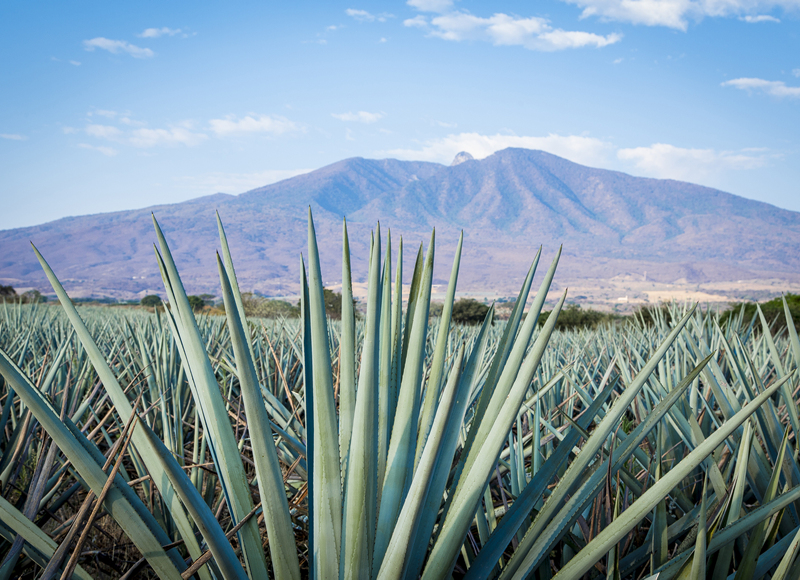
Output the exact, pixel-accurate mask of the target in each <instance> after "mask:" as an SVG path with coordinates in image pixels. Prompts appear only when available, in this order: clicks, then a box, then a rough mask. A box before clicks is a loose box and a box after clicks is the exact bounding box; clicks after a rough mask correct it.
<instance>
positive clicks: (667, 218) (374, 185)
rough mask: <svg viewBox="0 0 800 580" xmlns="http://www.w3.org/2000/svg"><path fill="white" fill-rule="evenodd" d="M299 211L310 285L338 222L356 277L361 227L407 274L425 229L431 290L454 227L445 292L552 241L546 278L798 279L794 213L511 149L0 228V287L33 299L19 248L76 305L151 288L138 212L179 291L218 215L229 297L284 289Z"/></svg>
mask: <svg viewBox="0 0 800 580" xmlns="http://www.w3.org/2000/svg"><path fill="white" fill-rule="evenodd" d="M309 206H310V207H311V208H312V210H313V211H314V217H315V223H316V226H317V234H318V237H319V240H320V247H321V249H322V254H323V256H322V258H323V273H324V275H325V276H326V281H328V282H330V283H336V282H338V281H339V279H340V277H341V275H340V271H341V270H340V267H341V266H340V260H341V219H342V217H347V220H348V227H349V230H350V234H351V245H352V249H353V255H354V260H353V270H354V278H355V279H356V280H360V279H362V278H363V277H364V276H365V270H366V262H365V260H366V253H367V252H368V240H369V230H370V228H373V227H374V225H375V223H376V222H377V221H378V220H380V221H381V225H382V227H383V228H384V230H383V233H385V228H386V227H387V226H388V227H391V228H392V230H393V233H394V243H395V245H394V248H395V251H396V248H397V234H402V235H403V236H404V241H405V243H406V246H405V248H406V249H405V253H406V259H407V260H408V267H407V268H410V267H411V263H412V262H411V260H413V257H414V256H413V254H414V253H415V252H416V245H417V244H419V243H420V242H421V241H425V243H426V244H427V240H428V237H429V235H430V230H431V228H433V227H436V235H437V250H439V251H438V253H437V255H438V256H439V259H438V262H437V269H436V278H437V280H436V282H437V283H439V282H442V283H444V282H446V278H447V274H448V272H449V263H448V262H449V260H450V259H451V255H452V249H453V248H454V245H455V242H456V240H457V237H458V233H459V230H461V229H464V231H465V253H464V258H463V267H462V275H461V277H460V284H459V289H460V290H474V291H484V290H487V289H493V290H498V291H501V292H505V291H508V292H513V291H514V290H515V289H516V286H517V285H518V284H519V281H520V280H521V277H522V276H523V275H524V273H525V270H526V268H527V265H528V263H529V261H530V259H531V258H532V256H533V254H534V253H535V251H536V249H537V248H538V246H539V245H540V244H544V245H545V249H546V253H545V259H549V258H548V256H550V255H552V252H553V251H555V249H556V247H557V246H558V245H559V244H561V243H563V244H564V249H565V250H564V251H565V254H564V257H563V258H562V264H561V266H560V273H559V277H558V281H559V282H560V284H562V285H563V284H566V283H568V282H570V283H572V282H574V281H576V280H583V281H584V282H586V281H587V280H598V281H602V280H608V279H610V278H613V277H614V276H619V275H622V274H625V273H641V272H642V271H649V272H650V274H649V279H651V280H656V281H661V282H671V281H674V280H678V279H682V280H686V281H688V282H694V283H699V282H714V281H722V280H737V279H743V278H756V277H768V278H769V277H771V278H780V279H786V280H796V279H797V278H798V273H800V214H798V213H796V212H791V211H788V210H783V209H779V208H776V207H774V206H771V205H768V204H765V203H760V202H756V201H752V200H748V199H744V198H741V197H738V196H735V195H731V194H728V193H724V192H722V191H718V190H714V189H711V188H707V187H702V186H699V185H693V184H690V183H684V182H678V181H672V180H657V179H646V178H641V177H633V176H630V175H626V174H623V173H619V172H614V171H607V170H603V169H593V168H590V167H585V166H582V165H578V164H576V163H572V162H570V161H567V160H565V159H562V158H559V157H556V156H554V155H550V154H548V153H544V152H541V151H530V150H525V149H506V150H504V151H500V152H498V153H495V154H494V155H491V156H490V157H488V158H486V159H483V160H474V159H466V160H464V161H462V162H460V163H458V164H456V165H454V166H450V167H446V166H443V165H439V164H434V163H424V162H407V161H397V160H393V159H384V160H371V159H361V158H354V159H346V160H343V161H340V162H338V163H334V164H332V165H329V166H327V167H323V168H322V169H319V170H317V171H313V172H311V173H308V174H305V175H301V176H297V177H294V178H291V179H288V180H285V181H282V182H279V183H276V184H273V185H269V186H266V187H262V188H259V189H255V190H252V191H249V192H247V193H244V194H241V195H238V196H230V195H224V194H217V195H212V196H207V197H203V198H198V199H194V200H191V201H188V202H184V203H179V204H172V205H163V206H157V207H154V208H148V209H142V210H133V211H125V212H116V213H108V214H98V215H89V216H81V217H71V218H64V219H61V220H57V221H54V222H50V223H47V224H42V225H39V226H34V227H29V228H20V229H15V230H5V231H0V249H2V255H0V282H2V283H11V284H14V285H15V286H18V287H29V286H36V287H39V288H42V289H48V287H47V285H46V281H45V279H44V276H43V275H42V274H41V269H40V267H39V265H38V263H37V262H36V260H35V258H34V256H33V253H32V251H31V250H30V247H29V246H28V241H29V240H30V241H33V242H34V243H35V244H36V245H37V247H38V248H39V249H40V250H41V251H42V253H43V254H44V255H45V257H46V258H47V259H48V260H49V262H50V264H51V265H52V266H53V268H54V269H55V271H56V273H57V274H58V275H59V276H60V277H62V279H63V281H64V282H65V285H66V286H67V288H68V289H69V290H71V291H72V292H74V293H75V294H76V295H87V294H95V295H112V296H132V295H136V294H142V293H145V292H151V291H158V290H160V289H161V283H160V279H159V276H158V270H157V268H156V264H155V260H154V257H153V250H152V242H153V239H154V236H153V228H152V221H151V219H150V215H149V214H150V212H151V211H152V212H153V213H154V214H155V215H156V217H157V218H158V220H159V222H160V223H161V225H162V227H163V228H164V231H165V232H166V235H167V237H168V239H169V241H170V244H171V246H172V248H173V253H174V255H175V257H176V260H177V262H178V265H179V267H180V268H181V272H182V274H183V275H184V277H185V281H186V284H187V287H188V288H189V289H190V290H191V291H198V292H199V291H209V292H211V293H215V292H216V290H217V288H218V280H217V279H216V268H215V267H214V250H215V249H216V248H217V247H218V240H217V232H216V222H215V218H214V211H215V210H219V212H220V215H221V216H222V218H223V220H224V223H225V224H226V229H227V231H228V236H229V239H230V242H231V246H232V249H233V252H234V259H235V260H236V266H237V274H238V275H239V277H240V279H241V281H242V287H243V288H245V289H257V290H260V291H264V292H267V293H271V294H294V293H295V291H296V283H297V279H298V275H299V256H300V253H301V252H304V251H305V242H306V234H305V231H306V218H307V208H308V207H309Z"/></svg>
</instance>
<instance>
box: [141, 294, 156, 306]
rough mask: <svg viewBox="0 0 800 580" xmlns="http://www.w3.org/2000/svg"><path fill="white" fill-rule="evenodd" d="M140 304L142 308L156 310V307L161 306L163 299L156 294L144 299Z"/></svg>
mask: <svg viewBox="0 0 800 580" xmlns="http://www.w3.org/2000/svg"><path fill="white" fill-rule="evenodd" d="M139 304H141V305H142V306H147V307H148V308H155V307H156V306H161V304H162V302H161V297H160V296H158V295H156V294H148V295H147V296H145V297H144V298H142V299H141V300H140V301H139Z"/></svg>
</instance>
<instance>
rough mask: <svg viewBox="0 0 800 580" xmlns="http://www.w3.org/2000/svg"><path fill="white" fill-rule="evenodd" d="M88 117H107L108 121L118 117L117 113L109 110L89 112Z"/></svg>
mask: <svg viewBox="0 0 800 580" xmlns="http://www.w3.org/2000/svg"><path fill="white" fill-rule="evenodd" d="M86 114H87V116H89V117H91V116H92V115H100V116H101V117H105V118H106V119H113V118H114V117H116V116H117V112H116V111H109V110H107V109H95V110H93V111H89V112H88V113H86Z"/></svg>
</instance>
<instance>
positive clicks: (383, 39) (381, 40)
mask: <svg viewBox="0 0 800 580" xmlns="http://www.w3.org/2000/svg"><path fill="white" fill-rule="evenodd" d="M378 42H381V43H383V42H386V38H384V37H383V36H381V39H380V40H379V41H378Z"/></svg>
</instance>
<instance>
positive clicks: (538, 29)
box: [403, 12, 622, 51]
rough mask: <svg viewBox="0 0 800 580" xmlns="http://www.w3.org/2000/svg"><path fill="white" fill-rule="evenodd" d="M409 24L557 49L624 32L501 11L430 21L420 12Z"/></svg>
mask: <svg viewBox="0 0 800 580" xmlns="http://www.w3.org/2000/svg"><path fill="white" fill-rule="evenodd" d="M403 24H404V25H405V26H410V27H417V28H423V29H426V30H428V33H429V34H430V36H435V37H438V38H442V39H444V40H450V41H455V42H459V41H464V40H472V41H485V42H491V43H492V44H494V45H495V46H522V47H525V48H527V49H529V50H539V51H555V50H564V49H568V48H582V47H595V48H601V47H604V46H608V45H610V44H615V43H617V42H619V41H620V40H622V35H621V34H618V33H612V34H609V35H606V36H603V35H600V34H594V33H592V32H583V31H576V30H562V29H560V28H553V27H552V26H551V25H550V23H549V22H548V20H546V19H545V18H539V17H530V18H519V17H516V16H510V15H508V14H502V13H497V14H494V15H493V16H491V17H489V18H483V17H480V16H475V15H473V14H470V13H468V12H450V13H447V14H441V15H439V16H435V17H433V18H431V19H430V20H428V19H427V18H426V17H425V16H422V15H418V16H415V17H414V18H410V19H408V20H405V21H404V22H403Z"/></svg>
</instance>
